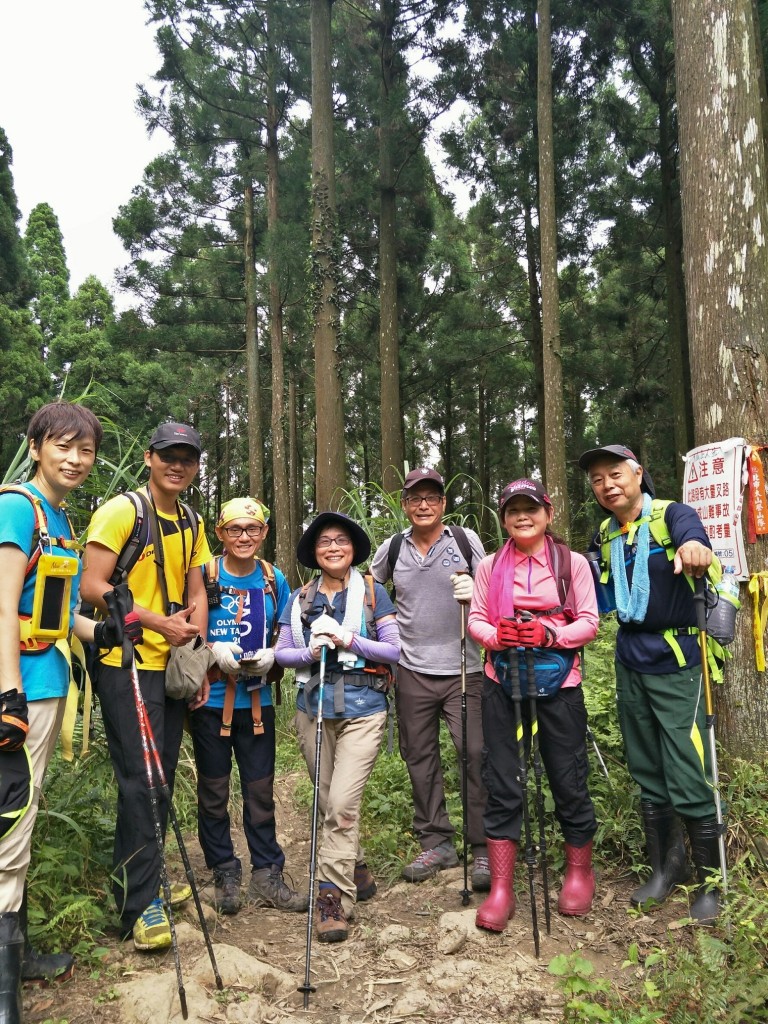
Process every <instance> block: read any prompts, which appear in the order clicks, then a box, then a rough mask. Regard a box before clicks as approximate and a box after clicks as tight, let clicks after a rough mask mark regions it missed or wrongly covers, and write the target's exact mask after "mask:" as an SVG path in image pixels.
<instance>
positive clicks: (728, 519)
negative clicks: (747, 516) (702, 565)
mask: <svg viewBox="0 0 768 1024" xmlns="http://www.w3.org/2000/svg"><path fill="white" fill-rule="evenodd" d="M744 450H745V442H744V439H743V438H741V437H731V438H729V439H728V440H727V441H719V442H717V443H716V444H708V445H701V446H700V447H698V448H694V449H693V451H690V452H688V454H687V455H686V456H685V481H684V483H683V501H684V502H685V503H686V504H687V505H690V506H691V507H692V508H695V509H696V511H697V512H698V514H699V517H700V519H701V521H702V523H703V524H704V529H705V530H706V531H707V534H708V536H709V539H710V542H711V544H712V550H713V551H714V552H715V554H716V555H717V557H718V558H719V559H720V561H721V562H722V563H723V565H732V566H733V567H734V568H735V570H736V576H737V578H738V579H746V578H747V558H746V554H745V551H744V537H743V533H742V528H741V512H742V502H743V494H742V466H743V463H744ZM766 511H768V510H766Z"/></svg>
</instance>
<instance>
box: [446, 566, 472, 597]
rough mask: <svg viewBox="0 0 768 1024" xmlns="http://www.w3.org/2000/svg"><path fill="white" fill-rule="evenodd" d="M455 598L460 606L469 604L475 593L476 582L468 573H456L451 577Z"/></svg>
mask: <svg viewBox="0 0 768 1024" xmlns="http://www.w3.org/2000/svg"><path fill="white" fill-rule="evenodd" d="M450 579H451V586H452V587H453V596H454V597H455V598H456V600H457V601H458V602H459V603H460V604H469V603H470V601H471V600H472V594H473V593H474V591H475V581H474V580H473V579H472V577H471V576H470V575H469V573H468V572H461V573H458V572H455V573H453V575H452V576H451V577H450Z"/></svg>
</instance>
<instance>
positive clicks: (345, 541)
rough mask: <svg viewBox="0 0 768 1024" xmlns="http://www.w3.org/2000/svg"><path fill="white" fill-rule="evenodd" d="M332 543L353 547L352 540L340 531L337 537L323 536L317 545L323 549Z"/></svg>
mask: <svg viewBox="0 0 768 1024" xmlns="http://www.w3.org/2000/svg"><path fill="white" fill-rule="evenodd" d="M331 544H335V545H336V547H337V548H350V547H352V540H351V538H349V537H346V536H345V535H344V534H343V533H339V534H337V536H335V537H321V538H320V539H319V540H318V542H317V543H316V544H315V547H316V548H319V549H320V550H321V551H322V550H323V549H324V548H329V547H330V546H331Z"/></svg>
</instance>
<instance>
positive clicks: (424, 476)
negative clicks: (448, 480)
mask: <svg viewBox="0 0 768 1024" xmlns="http://www.w3.org/2000/svg"><path fill="white" fill-rule="evenodd" d="M426 483H433V484H437V486H438V487H439V488H440V490H441V491H442V492H443V493H445V483H444V481H443V478H442V477H441V476H440V474H439V473H438V472H437V470H436V469H412V470H411V472H410V473H409V474H408V476H407V477H406V478H405V480H404V482H403V490H404V491H410V489H411V488H412V487H415V486H416V485H417V484H426Z"/></svg>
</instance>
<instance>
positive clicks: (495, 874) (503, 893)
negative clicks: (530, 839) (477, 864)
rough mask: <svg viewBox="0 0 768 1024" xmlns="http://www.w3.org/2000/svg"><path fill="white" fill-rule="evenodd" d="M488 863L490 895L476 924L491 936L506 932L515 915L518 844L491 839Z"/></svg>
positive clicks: (478, 909)
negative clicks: (493, 933) (492, 933)
mask: <svg viewBox="0 0 768 1024" xmlns="http://www.w3.org/2000/svg"><path fill="white" fill-rule="evenodd" d="M486 841H487V843H488V863H489V865H490V869H491V893H490V896H488V898H487V899H485V900H483V902H482V903H481V904H480V906H479V907H478V908H477V914H476V915H475V924H476V925H477V927H478V928H485V929H486V930H487V931H489V932H503V931H504V929H505V928H506V927H507V921H509V920H510V918H511V917H512V916H513V915H514V913H515V890H514V879H515V860H516V859H517V843H516V842H515V841H514V840H513V839H488V840H486Z"/></svg>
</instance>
